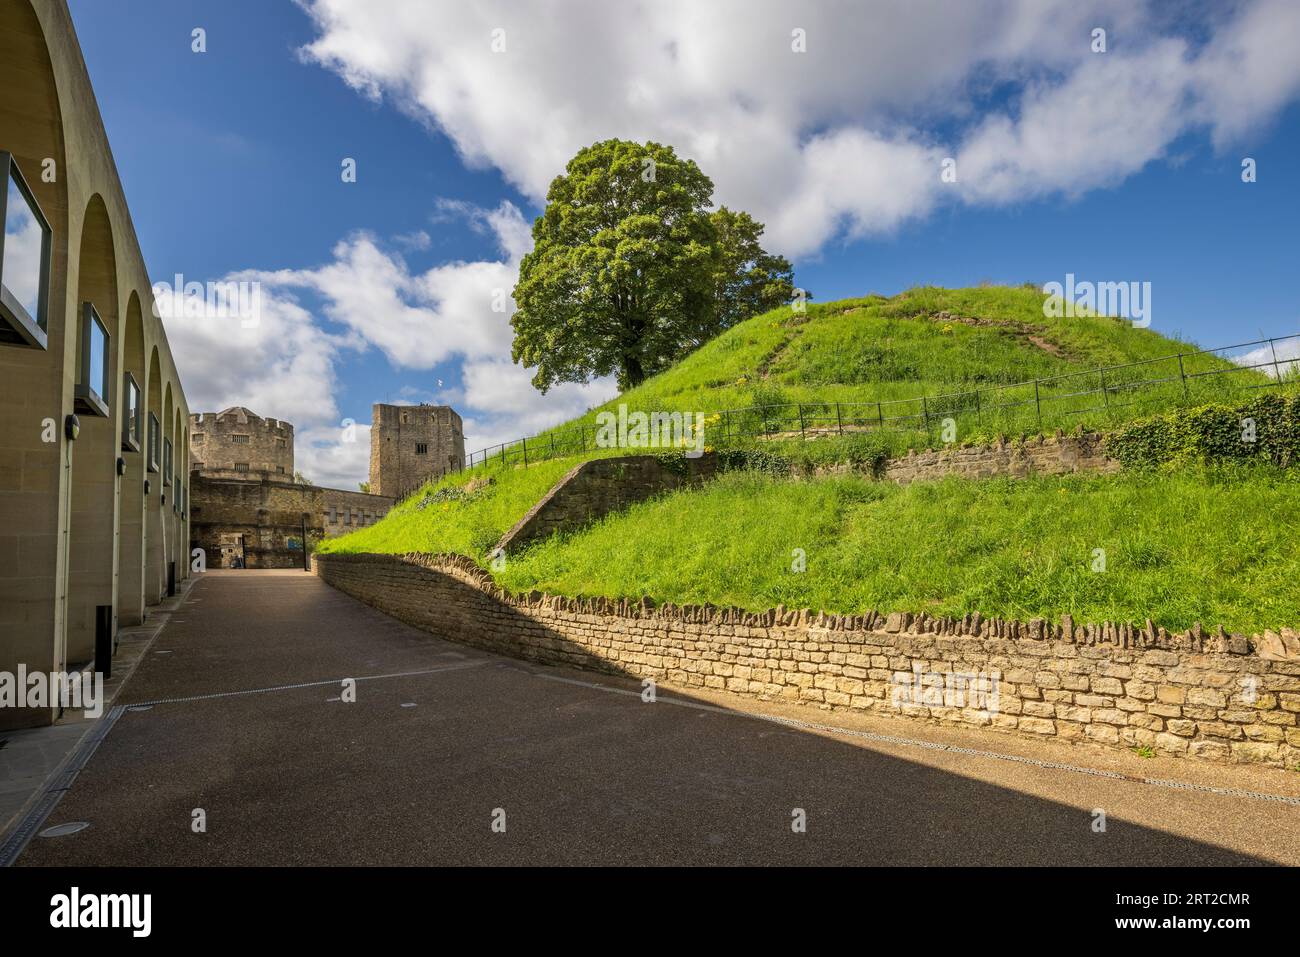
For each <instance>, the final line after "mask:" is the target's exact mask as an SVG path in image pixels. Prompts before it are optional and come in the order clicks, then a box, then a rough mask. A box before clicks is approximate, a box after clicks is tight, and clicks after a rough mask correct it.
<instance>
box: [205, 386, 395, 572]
mask: <svg viewBox="0 0 1300 957" xmlns="http://www.w3.org/2000/svg"><path fill="white" fill-rule="evenodd" d="M190 463H191V468H192V469H193V471H192V472H191V473H190V483H191V486H192V487H193V489H194V503H193V508H192V509H191V524H190V527H191V535H192V541H191V546H192V547H193V548H201V549H203V552H204V555H205V559H206V562H207V565H208V567H210V568H239V567H242V568H300V567H302V566H303V546H304V542H305V544H306V548H307V550H308V551H310V550H311V548H312V547H313V546H314V545H315V544H316V543H317V542H319V541H320V540H321V539H323V538H333V537H335V536H337V535H344V534H347V533H348V532H351V531H355V530H356V529H358V528H364V527H365V526H367V525H373V524H374V523H375V522H377V521H379V520H380V519H381V518H383V517H384V516H385V515H386V514H388V510H389V509H390V508H391V507H392V505H393V499H392V498H391V497H387V496H383V495H369V494H367V493H365V492H360V491H357V492H349V491H345V490H343V489H335V488H321V487H318V486H315V485H312V484H310V483H307V482H303V481H295V479H294V468H293V425H292V424H291V423H289V422H286V421H284V420H283V419H268V418H263V417H262V416H260V415H258V414H257V413H255V412H252V411H250V410H249V409H246V408H244V407H242V406H235V407H234V408H230V409H226V410H224V411H222V412H201V413H198V414H197V415H192V416H190Z"/></svg>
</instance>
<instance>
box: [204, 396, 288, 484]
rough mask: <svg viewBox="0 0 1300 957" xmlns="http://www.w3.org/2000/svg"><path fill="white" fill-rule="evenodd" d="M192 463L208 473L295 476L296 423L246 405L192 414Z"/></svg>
mask: <svg viewBox="0 0 1300 957" xmlns="http://www.w3.org/2000/svg"><path fill="white" fill-rule="evenodd" d="M190 467H191V468H192V469H194V470H196V471H201V472H204V473H207V474H218V473H229V474H231V475H235V476H239V475H244V474H247V476H248V477H249V478H258V477H260V476H267V477H269V478H272V479H277V478H278V479H281V480H282V481H286V482H288V481H291V480H292V479H293V425H292V423H289V422H286V421H284V420H283V419H264V418H262V417H261V416H260V415H258V414H257V413H255V412H251V411H249V410H248V409H245V408H244V407H243V406H234V407H232V408H229V409H225V410H223V411H221V412H199V413H196V414H194V415H191V416H190Z"/></svg>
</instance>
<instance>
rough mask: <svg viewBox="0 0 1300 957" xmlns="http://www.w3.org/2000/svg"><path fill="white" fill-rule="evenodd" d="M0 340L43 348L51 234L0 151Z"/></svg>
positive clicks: (9, 158)
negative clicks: (0, 224) (1, 181)
mask: <svg viewBox="0 0 1300 957" xmlns="http://www.w3.org/2000/svg"><path fill="white" fill-rule="evenodd" d="M0 175H3V176H4V178H5V183H4V189H3V190H0V221H3V222H4V231H3V232H0V343H5V344H8V345H17V346H27V347H30V348H34V349H44V348H45V346H46V341H47V340H46V335H45V332H46V327H47V325H48V315H49V291H50V249H51V247H52V240H53V235H54V234H53V232H52V230H51V229H50V224H49V221H48V220H47V219H46V218H45V214H44V213H42V212H41V207H40V204H38V203H37V202H36V197H35V196H34V195H33V194H32V191H31V189H30V188H29V187H28V185H27V181H26V180H25V179H23V174H22V173H21V172H20V171H19V169H18V164H17V163H16V162H14V158H13V156H12V155H11V154H9V153H7V152H4V151H3V150H0Z"/></svg>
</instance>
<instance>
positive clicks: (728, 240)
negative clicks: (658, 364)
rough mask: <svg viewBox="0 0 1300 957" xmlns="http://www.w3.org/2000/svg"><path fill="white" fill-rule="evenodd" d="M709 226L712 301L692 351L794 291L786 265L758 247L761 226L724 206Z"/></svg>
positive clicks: (774, 306) (791, 277) (781, 257)
mask: <svg viewBox="0 0 1300 957" xmlns="http://www.w3.org/2000/svg"><path fill="white" fill-rule="evenodd" d="M709 223H710V224H711V225H712V227H713V233H714V239H715V245H714V250H715V252H714V254H715V256H716V260H715V263H714V268H713V288H712V289H711V290H710V292H711V294H712V297H713V298H712V302H711V303H710V313H709V315H708V317H707V321H706V322H704V323H702V324H701V326H700V328H699V330H698V337H697V339H696V342H695V344H696V345H700V344H702V343H704V342H707V341H708V340H709V339H712V338H713V337H714V336H716V335H717V334H718V333H720V332H722V331H723V330H724V329H729V328H730V327H731V326H734V325H735V324H736V323H738V322H741V321H742V320H745V319H748V318H749V317H750V316H756V315H758V314H759V313H760V312H767V311H768V310H769V309H775V308H776V307H777V306H779V305H781V304H782V303H786V302H789V301H790V300H791V299H792V298H793V297H794V291H795V288H794V270H793V269H792V268H791V266H790V261H789V260H788V259H786V258H785V257H784V256H774V255H772V254H771V253H768V252H766V251H765V250H764V249H763V247H762V246H761V245H759V238H760V237H761V236H762V235H763V224H762V223H760V222H758V221H757V220H755V219H754V218H753V217H752V216H750V215H749V213H744V212H733V211H732V210H730V209H728V208H727V207H725V206H723V207H721V208H720V209H718V210H717V211H716V212H714V213H713V214H712V215H711V216H710V217H709ZM805 295H807V294H806V293H805Z"/></svg>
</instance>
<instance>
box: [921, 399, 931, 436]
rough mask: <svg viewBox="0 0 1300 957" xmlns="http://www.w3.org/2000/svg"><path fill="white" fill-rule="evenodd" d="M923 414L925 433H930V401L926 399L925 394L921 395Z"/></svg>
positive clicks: (927, 434)
mask: <svg viewBox="0 0 1300 957" xmlns="http://www.w3.org/2000/svg"><path fill="white" fill-rule="evenodd" d="M921 415H922V416H923V417H924V419H925V434H926V436H927V437H929V435H930V403H928V402H927V401H925V396H921Z"/></svg>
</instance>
